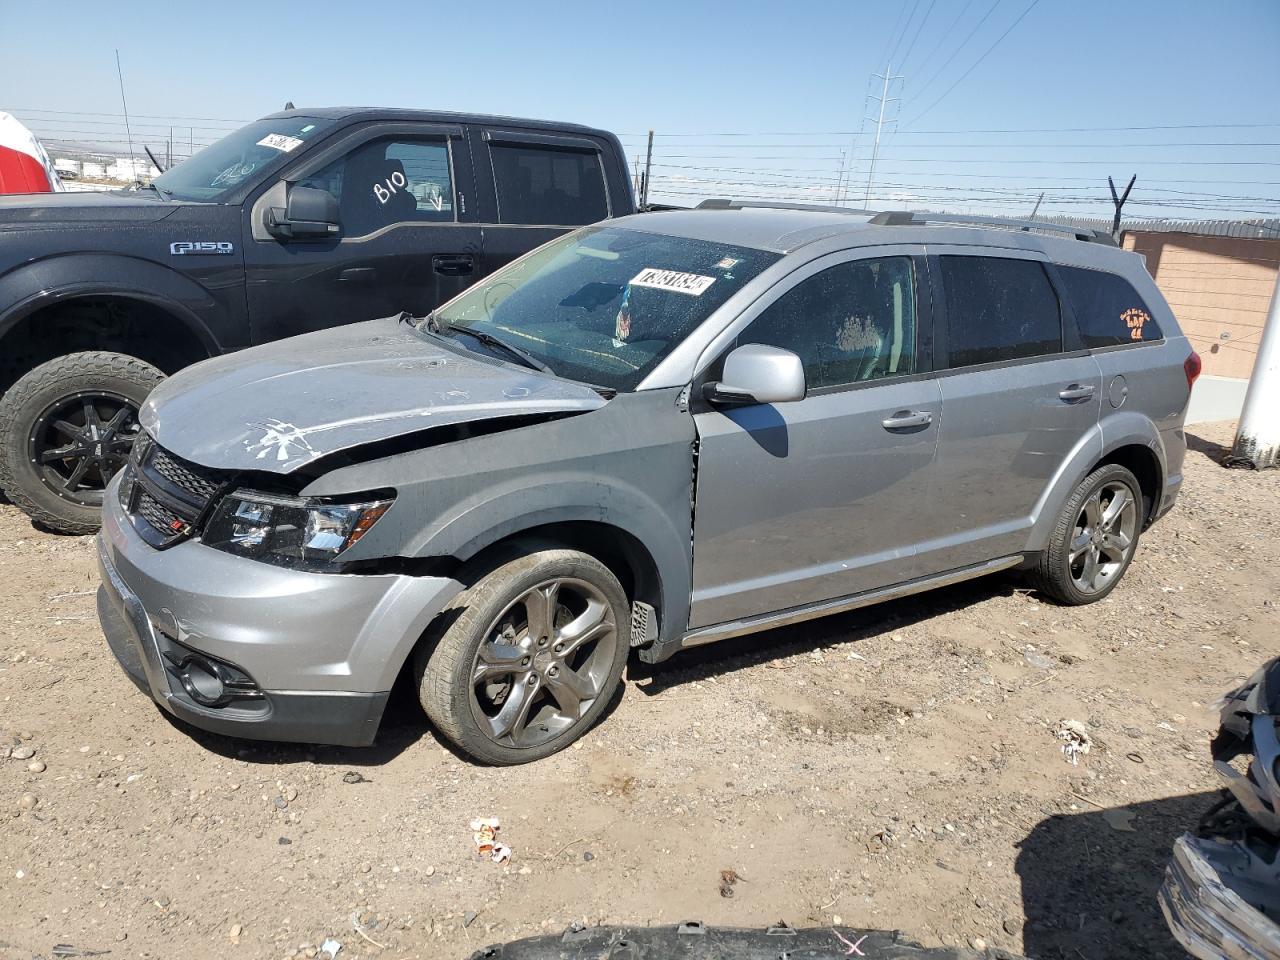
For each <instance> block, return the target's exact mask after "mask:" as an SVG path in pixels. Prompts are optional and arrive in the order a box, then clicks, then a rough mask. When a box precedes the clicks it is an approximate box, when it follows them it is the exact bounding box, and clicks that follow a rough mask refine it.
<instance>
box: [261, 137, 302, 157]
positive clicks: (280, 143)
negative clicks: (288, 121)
mask: <svg viewBox="0 0 1280 960" xmlns="http://www.w3.org/2000/svg"><path fill="white" fill-rule="evenodd" d="M258 146H260V147H270V148H271V149H272V150H280V151H282V152H284V153H289V152H290V151H291V150H297V149H298V148H299V147H300V146H302V141H301V140H299V139H298V138H297V137H288V136H285V135H284V134H283V133H268V134H267V135H266V136H265V137H263V138H262V139H261V140H259V141H258Z"/></svg>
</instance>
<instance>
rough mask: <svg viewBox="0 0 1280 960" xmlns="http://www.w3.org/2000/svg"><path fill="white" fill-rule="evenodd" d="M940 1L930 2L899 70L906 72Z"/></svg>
mask: <svg viewBox="0 0 1280 960" xmlns="http://www.w3.org/2000/svg"><path fill="white" fill-rule="evenodd" d="M937 2H938V0H929V8H928V9H927V10H925V12H924V16H923V17H921V18H920V25H919V26H917V27H916V32H915V36H913V37H912V38H911V42H910V43H909V44H907V52H906V53H904V54H903V55H902V66H900V67H899V68H898V69H899V70H902V71H903V73H905V72H906V66H907V62H908V61H909V60H910V59H911V51H912V50H914V49H915V48H916V41H917V40H919V39H920V33H921V31H922V30H924V25H925V23H926V22H927V21H928V19H929V15H930V14H931V13H933V8H934V5H935V4H936V3H937Z"/></svg>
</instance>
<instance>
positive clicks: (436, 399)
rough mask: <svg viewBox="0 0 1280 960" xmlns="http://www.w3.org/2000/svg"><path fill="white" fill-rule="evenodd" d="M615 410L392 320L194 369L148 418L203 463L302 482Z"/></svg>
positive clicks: (159, 393) (167, 390)
mask: <svg viewBox="0 0 1280 960" xmlns="http://www.w3.org/2000/svg"><path fill="white" fill-rule="evenodd" d="M604 403H605V399H604V398H603V397H601V396H600V394H599V393H597V392H596V391H595V390H593V389H591V388H590V387H586V386H583V385H581V384H577V383H572V382H569V381H565V380H560V379H557V378H556V377H552V376H550V375H547V374H543V373H540V372H538V371H536V370H525V369H523V368H521V367H517V366H513V365H509V364H500V363H495V362H491V361H489V360H487V359H481V358H479V357H473V356H471V355H468V354H466V353H465V352H463V351H462V350H461V349H457V350H455V349H452V348H451V347H446V346H443V345H441V344H438V343H436V342H433V341H432V340H431V339H430V338H426V337H423V336H421V335H419V334H417V333H416V332H414V331H413V330H410V329H409V328H408V327H407V326H405V325H404V324H402V323H400V322H399V321H398V320H396V319H395V318H387V319H383V320H372V321H369V322H368V323H357V324H352V325H350V326H344V327H335V328H333V329H331V330H324V331H321V332H319V333H312V334H307V335H305V336H301V337H293V338H291V339H289V340H280V341H277V342H276V343H270V344H266V345H265V346H261V347H253V348H251V349H248V350H243V351H241V352H239V353H234V354H228V355H227V356H223V357H217V358H215V359H212V360H207V361H205V362H204V363H200V364H197V365H195V366H194V367H189V368H188V369H186V370H184V371H183V372H181V373H179V374H177V375H176V376H174V377H171V378H170V379H168V380H166V381H165V382H164V383H162V384H161V385H160V386H159V387H157V388H156V389H155V390H154V391H153V392H152V393H151V396H150V397H148V398H147V402H146V403H145V404H144V405H143V409H142V417H141V419H142V425H143V426H144V427H146V429H147V431H148V432H149V433H150V434H151V435H152V436H153V437H154V438H155V439H156V441H157V442H158V443H159V444H160V445H161V446H162V447H164V448H165V449H167V450H170V451H172V452H173V453H175V454H177V455H178V456H180V457H183V458H185V459H187V460H191V461H193V462H195V463H199V464H203V465H204V466H207V467H216V468H220V469H227V470H265V471H269V472H272V473H292V472H293V471H295V470H298V469H300V468H301V467H304V466H306V465H307V464H309V463H312V462H314V461H316V460H318V459H320V458H321V457H325V456H328V455H329V454H332V453H337V452H339V451H342V450H349V449H351V448H353V447H358V446H360V445H361V444H366V443H371V442H373V441H377V440H388V439H391V438H393V437H399V436H403V435H405V434H409V433H414V432H417V431H419V430H429V429H432V428H434V427H444V426H450V425H454V424H460V423H467V422H476V421H481V420H490V419H493V418H495V417H511V416H527V415H531V414H557V413H575V412H577V413H585V412H586V411H588V410H594V409H596V408H597V407H600V406H602V405H603V404H604Z"/></svg>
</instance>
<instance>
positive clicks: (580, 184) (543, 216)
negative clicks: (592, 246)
mask: <svg viewBox="0 0 1280 960" xmlns="http://www.w3.org/2000/svg"><path fill="white" fill-rule="evenodd" d="M489 153H490V156H491V157H492V158H493V176H494V180H495V185H496V187H497V190H498V219H499V221H500V222H501V223H526V224H553V225H557V226H567V227H577V226H582V225H584V224H588V223H595V222H596V221H597V220H603V219H605V218H606V217H607V216H609V202H608V199H607V198H606V196H605V186H604V170H603V169H602V168H601V166H600V155H599V154H598V153H595V152H586V151H581V150H569V149H559V148H556V147H549V146H543V145H541V144H506V143H493V144H491V145H490V148H489Z"/></svg>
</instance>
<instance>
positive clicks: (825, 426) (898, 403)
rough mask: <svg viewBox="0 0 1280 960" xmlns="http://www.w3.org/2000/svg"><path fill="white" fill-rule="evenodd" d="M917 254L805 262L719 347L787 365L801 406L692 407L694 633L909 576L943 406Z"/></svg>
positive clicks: (898, 250) (895, 251)
mask: <svg viewBox="0 0 1280 960" xmlns="http://www.w3.org/2000/svg"><path fill="white" fill-rule="evenodd" d="M921 253H922V250H921V248H919V247H907V246H904V247H885V248H877V251H876V253H875V255H870V254H869V253H868V251H860V252H859V255H857V256H852V255H850V254H835V255H833V256H831V257H825V258H823V259H821V260H819V261H816V262H815V263H814V264H810V265H808V266H806V267H804V268H802V269H801V270H799V271H797V273H796V274H793V275H792V277H791V278H790V280H789V282H788V283H784V284H781V285H779V288H778V293H777V295H776V296H774V297H771V298H770V300H769V301H767V302H766V303H763V304H760V305H758V306H755V307H753V308H752V309H751V312H750V313H749V314H748V316H749V317H750V320H749V324H748V325H747V326H746V328H745V329H744V330H742V332H741V333H740V334H738V336H737V338H736V342H735V343H734V344H730V345H728V346H727V347H726V348H725V352H728V350H730V349H732V347H733V346H735V345H740V344H747V343H764V344H770V345H773V346H779V347H785V348H786V349H788V350H791V351H793V352H795V353H797V354H799V355H800V357H801V359H802V360H803V361H804V366H805V379H806V384H807V387H808V395H807V396H806V397H805V399H803V400H800V401H796V402H792V403H779V404H772V405H770V404H759V405H754V406H748V407H737V408H732V407H730V408H711V407H707V406H705V405H704V406H703V407H702V408H701V409H698V408H697V407H695V410H697V412H696V413H695V422H696V424H697V428H698V444H699V447H698V468H697V499H696V503H695V510H694V536H693V587H694V598H693V604H692V610H691V618H690V625H691V626H692V627H701V626H706V625H709V624H717V623H723V622H726V621H731V620H738V619H744V618H751V617H756V616H760V615H764V614H770V613H774V612H777V611H780V610H785V609H787V608H789V607H796V606H804V605H808V604H813V603H817V602H821V601H823V600H830V599H834V598H838V597H844V596H848V595H850V594H855V593H861V592H862V591H865V590H871V589H875V588H877V587H882V586H886V585H889V584H893V583H898V582H901V581H904V580H909V579H911V577H912V575H913V570H914V566H915V548H916V543H917V541H918V540H921V539H924V537H925V536H926V531H927V529H928V527H927V523H925V522H924V521H923V520H922V517H923V516H924V515H925V511H926V499H927V493H928V490H927V486H928V477H929V470H930V468H931V465H932V463H933V459H934V452H935V447H936V445H937V438H938V415H939V413H940V411H941V406H942V404H941V398H940V395H939V392H938V385H937V383H936V382H935V381H934V379H933V377H932V373H931V359H930V319H929V293H928V287H927V281H926V278H925V271H924V261H923V258H922V257H921V256H920V254H921ZM716 372H717V371H716V368H715V367H714V366H713V367H712V368H711V370H710V371H709V373H708V376H709V377H710V378H711V379H714V378H715V375H716ZM695 392H696V391H695Z"/></svg>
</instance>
